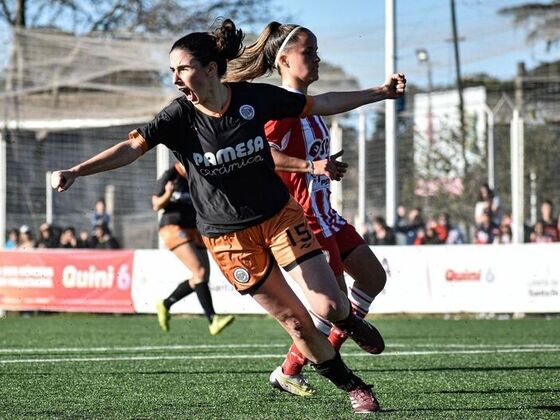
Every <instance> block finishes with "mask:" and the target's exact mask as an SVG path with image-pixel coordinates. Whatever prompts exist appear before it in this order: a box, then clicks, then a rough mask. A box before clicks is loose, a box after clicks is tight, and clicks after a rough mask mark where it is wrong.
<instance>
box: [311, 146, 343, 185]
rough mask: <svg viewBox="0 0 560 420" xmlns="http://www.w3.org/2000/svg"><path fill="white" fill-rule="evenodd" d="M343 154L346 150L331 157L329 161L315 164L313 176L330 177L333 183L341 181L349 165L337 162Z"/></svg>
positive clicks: (319, 161) (325, 160) (318, 161)
mask: <svg viewBox="0 0 560 420" xmlns="http://www.w3.org/2000/svg"><path fill="white" fill-rule="evenodd" d="M343 153H344V150H341V151H340V152H338V153H335V154H334V155H331V156H329V158H328V159H323V160H317V161H315V162H313V175H324V176H328V177H329V178H330V179H331V180H333V181H340V180H341V179H342V177H343V176H344V174H345V173H346V168H348V164H347V163H344V162H340V161H338V160H336V159H338V158H339V157H340V156H342V154H343Z"/></svg>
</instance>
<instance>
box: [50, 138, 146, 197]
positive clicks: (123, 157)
mask: <svg viewBox="0 0 560 420" xmlns="http://www.w3.org/2000/svg"><path fill="white" fill-rule="evenodd" d="M143 153H144V150H143V149H142V146H141V145H140V143H139V142H138V141H136V140H125V141H123V142H120V143H118V144H116V145H114V146H113V147H110V148H109V149H106V150H104V151H103V152H101V153H99V154H97V155H95V156H93V157H92V158H90V159H88V160H86V161H85V162H82V163H80V164H78V165H76V166H74V167H73V168H70V169H65V170H59V171H54V172H53V173H52V175H51V185H52V187H53V188H54V189H56V190H57V191H58V192H62V191H66V190H67V189H68V188H70V186H71V185H72V184H73V183H74V181H75V180H76V178H77V177H79V176H86V175H93V174H97V173H99V172H105V171H109V170H111V169H116V168H120V167H121V166H126V165H128V164H130V163H132V162H134V161H135V160H136V159H138V158H139V157H140V156H142V154H143Z"/></svg>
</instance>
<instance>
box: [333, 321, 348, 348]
mask: <svg viewBox="0 0 560 420" xmlns="http://www.w3.org/2000/svg"><path fill="white" fill-rule="evenodd" d="M347 338H348V336H347V335H346V334H345V333H344V332H342V331H341V330H340V329H338V328H337V327H335V326H334V325H333V326H332V328H331V333H330V334H329V341H330V342H331V344H332V346H333V347H334V349H335V350H340V347H342V344H344V342H345V341H346V339H347Z"/></svg>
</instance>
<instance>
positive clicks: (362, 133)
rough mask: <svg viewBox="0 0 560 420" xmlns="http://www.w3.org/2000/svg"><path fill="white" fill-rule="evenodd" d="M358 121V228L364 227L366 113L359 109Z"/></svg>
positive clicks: (360, 230)
mask: <svg viewBox="0 0 560 420" xmlns="http://www.w3.org/2000/svg"><path fill="white" fill-rule="evenodd" d="M358 115H359V120H358V121H359V122H358V229H359V232H362V230H363V229H365V227H366V114H365V112H364V110H363V109H360V111H359V114H358Z"/></svg>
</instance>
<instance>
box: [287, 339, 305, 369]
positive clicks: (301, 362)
mask: <svg viewBox="0 0 560 420" xmlns="http://www.w3.org/2000/svg"><path fill="white" fill-rule="evenodd" d="M306 363H307V358H306V357H305V356H304V355H303V354H302V353H301V351H299V349H298V348H297V347H296V345H295V344H292V345H291V347H290V350H288V354H287V355H286V360H284V363H282V372H283V373H284V375H290V376H292V375H297V374H299V373H300V372H301V371H302V370H303V367H304V366H305V364H306Z"/></svg>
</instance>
